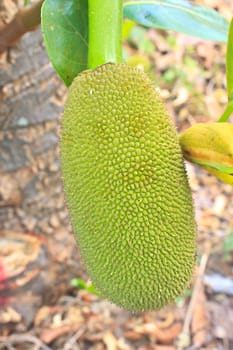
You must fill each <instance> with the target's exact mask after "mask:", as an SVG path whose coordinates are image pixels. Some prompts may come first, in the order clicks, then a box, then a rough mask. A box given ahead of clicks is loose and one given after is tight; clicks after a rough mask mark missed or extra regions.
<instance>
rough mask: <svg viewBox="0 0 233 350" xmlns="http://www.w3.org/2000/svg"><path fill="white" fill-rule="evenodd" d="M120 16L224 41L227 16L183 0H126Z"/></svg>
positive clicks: (143, 23)
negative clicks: (122, 13)
mask: <svg viewBox="0 0 233 350" xmlns="http://www.w3.org/2000/svg"><path fill="white" fill-rule="evenodd" d="M124 16H125V17H127V18H129V19H131V20H132V21H135V22H138V23H140V24H142V25H144V26H146V27H154V28H160V29H166V30H167V29H171V30H174V31H177V32H182V33H186V34H189V35H192V36H197V37H199V38H203V39H208V40H216V41H223V42H226V41H227V32H228V26H229V23H228V22H227V20H226V19H225V18H224V17H223V16H222V15H220V14H219V13H218V12H217V11H215V10H212V9H209V8H207V7H204V6H199V5H195V4H193V3H192V2H191V1H187V0H161V1H158V0H126V1H125V2H124Z"/></svg>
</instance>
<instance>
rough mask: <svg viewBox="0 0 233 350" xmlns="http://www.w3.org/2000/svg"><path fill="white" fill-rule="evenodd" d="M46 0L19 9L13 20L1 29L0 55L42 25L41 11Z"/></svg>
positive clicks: (39, 0)
mask: <svg viewBox="0 0 233 350" xmlns="http://www.w3.org/2000/svg"><path fill="white" fill-rule="evenodd" d="M43 1H44V0H38V1H37V2H35V3H33V4H32V5H31V6H28V7H25V8H22V9H19V10H18V12H17V13H16V15H15V17H14V18H13V20H12V21H11V22H10V23H8V24H6V25H5V26H4V27H3V28H1V29H0V53H2V52H4V51H5V50H6V49H7V48H9V47H11V46H13V45H14V44H15V43H16V42H17V41H18V40H19V39H20V38H21V36H23V35H24V34H25V33H27V32H31V31H33V30H35V29H36V27H37V26H38V25H39V24H40V11H41V6H42V3H43Z"/></svg>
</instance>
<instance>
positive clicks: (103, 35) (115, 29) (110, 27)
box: [88, 0, 122, 69]
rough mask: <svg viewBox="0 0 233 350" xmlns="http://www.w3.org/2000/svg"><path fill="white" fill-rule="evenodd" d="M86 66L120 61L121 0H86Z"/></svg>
mask: <svg viewBox="0 0 233 350" xmlns="http://www.w3.org/2000/svg"><path fill="white" fill-rule="evenodd" d="M88 26H89V30H88V31H89V33H88V34H89V45H88V67H89V68H90V69H93V68H96V67H98V66H99V65H101V64H104V63H107V62H112V63H121V62H122V42H121V41H122V0H111V1H109V0H89V1H88Z"/></svg>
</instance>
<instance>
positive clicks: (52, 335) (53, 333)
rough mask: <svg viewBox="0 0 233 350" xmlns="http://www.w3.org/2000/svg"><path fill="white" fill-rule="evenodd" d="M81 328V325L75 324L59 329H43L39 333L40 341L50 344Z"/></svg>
mask: <svg viewBox="0 0 233 350" xmlns="http://www.w3.org/2000/svg"><path fill="white" fill-rule="evenodd" d="M81 326H82V324H80V323H77V324H73V325H65V326H62V327H59V328H45V329H43V330H42V331H41V333H40V339H41V340H42V341H43V342H44V343H45V344H50V343H51V342H52V341H54V340H55V339H57V338H59V337H61V336H62V335H65V334H67V333H71V332H76V331H78V330H79V328H80V327H81Z"/></svg>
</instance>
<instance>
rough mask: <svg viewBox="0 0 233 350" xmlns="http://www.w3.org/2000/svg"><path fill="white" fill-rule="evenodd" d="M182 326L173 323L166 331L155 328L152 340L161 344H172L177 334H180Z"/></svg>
mask: <svg viewBox="0 0 233 350" xmlns="http://www.w3.org/2000/svg"><path fill="white" fill-rule="evenodd" d="M181 329H182V325H181V323H178V322H176V323H173V325H172V326H171V327H169V328H166V329H159V328H156V329H155V330H154V332H153V333H152V334H151V336H152V337H153V338H155V339H156V340H157V341H159V342H160V343H162V344H166V345H169V344H172V343H173V342H174V340H175V339H176V338H177V336H178V335H179V333H180V332H181Z"/></svg>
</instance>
